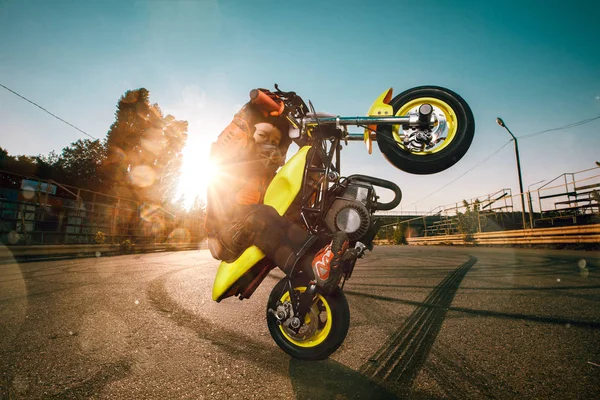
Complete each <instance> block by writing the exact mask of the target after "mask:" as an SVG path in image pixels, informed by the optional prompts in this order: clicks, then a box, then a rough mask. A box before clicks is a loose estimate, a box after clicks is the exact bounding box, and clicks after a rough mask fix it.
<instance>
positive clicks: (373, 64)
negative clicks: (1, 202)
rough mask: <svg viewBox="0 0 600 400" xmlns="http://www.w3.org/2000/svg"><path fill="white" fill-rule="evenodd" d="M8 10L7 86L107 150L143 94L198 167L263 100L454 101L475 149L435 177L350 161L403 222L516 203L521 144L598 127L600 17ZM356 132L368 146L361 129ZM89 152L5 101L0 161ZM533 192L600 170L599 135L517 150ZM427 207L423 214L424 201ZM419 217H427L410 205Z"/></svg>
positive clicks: (251, 6)
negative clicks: (507, 191)
mask: <svg viewBox="0 0 600 400" xmlns="http://www.w3.org/2000/svg"><path fill="white" fill-rule="evenodd" d="M418 4H419V5H420V6H421V7H422V8H419V7H417V5H416V3H415V2H405V1H389V2H386V1H380V2H366V1H349V0H346V1H329V2H319V1H303V2H300V3H292V2H275V1H217V0H206V1H202V0H197V1H156V0H153V1H134V0H127V1H115V2H110V1H89V2H80V1H53V2H40V1H13V0H0V49H1V51H0V83H2V84H4V85H6V86H8V87H10V88H11V89H13V90H15V91H17V92H19V93H21V94H22V95H24V96H26V97H28V98H29V99H31V100H33V101H35V102H37V103H38V104H40V105H42V106H44V107H46V108H47V109H49V110H50V111H52V112H53V113H55V114H57V115H59V116H61V117H62V118H64V119H66V120H67V121H69V122H71V123H72V124H74V125H76V126H78V127H79V128H81V129H83V130H84V131H86V132H88V133H90V134H91V135H93V136H95V137H97V138H104V137H105V135H106V132H107V131H108V128H109V126H110V124H111V123H112V122H113V121H114V112H115V108H116V103H117V101H118V99H119V97H120V96H121V95H122V94H123V93H124V92H125V91H126V90H128V89H135V88H138V87H145V88H147V89H148V90H150V93H151V99H152V101H153V102H157V103H159V105H160V106H161V108H162V109H163V111H165V113H171V114H173V115H174V116H176V117H177V118H178V119H185V120H188V121H189V123H190V126H189V133H190V137H189V146H188V149H186V159H187V162H188V167H187V170H188V174H187V175H186V177H185V178H184V179H186V180H187V182H188V183H187V185H188V186H190V185H191V182H193V180H194V179H197V177H198V175H197V174H190V173H189V171H190V170H192V171H193V168H191V167H190V165H192V164H191V162H192V160H193V159H196V160H197V159H199V158H204V157H205V156H206V150H207V149H208V144H209V143H210V142H211V141H212V140H214V138H215V137H216V136H217V135H218V133H219V132H220V129H222V128H223V127H224V126H225V124H227V122H228V121H229V119H230V118H231V115H232V114H233V113H234V112H235V111H236V109H237V108H238V107H239V106H240V105H242V104H243V103H245V102H246V101H247V99H248V92H249V90H250V89H252V88H254V87H272V85H273V83H275V82H277V83H278V84H279V85H280V86H281V87H282V88H283V89H284V90H286V89H287V90H295V91H296V92H298V93H299V94H300V95H302V96H303V97H304V98H305V99H310V100H312V102H313V103H314V104H315V106H316V108H318V109H320V110H323V111H327V112H331V113H335V114H339V115H344V116H352V115H364V114H365V112H366V111H367V110H368V108H369V106H370V104H371V102H372V101H373V100H374V99H375V97H377V96H378V95H379V94H380V93H381V92H383V91H384V90H385V89H387V88H388V87H394V89H395V92H396V93H400V92H402V91H403V90H406V89H408V88H410V87H413V86H420V85H428V84H430V85H439V86H445V87H448V88H450V89H452V90H454V91H456V92H457V93H459V94H460V95H462V96H463V97H464V98H465V100H467V102H468V103H469V104H470V105H471V108H472V109H473V113H474V115H475V119H476V127H477V128H476V134H475V140H474V142H473V145H472V147H471V149H470V151H469V152H468V153H467V155H466V156H465V157H464V158H463V159H462V160H461V161H460V162H459V163H458V164H457V165H455V166H454V167H452V168H450V169H449V170H447V171H444V172H442V173H439V174H436V175H431V176H413V175H409V174H406V173H404V172H402V171H399V170H396V169H395V168H394V167H393V166H391V165H390V164H388V163H387V161H385V159H384V158H383V157H382V156H381V154H380V153H379V150H378V149H376V148H375V149H374V152H373V154H372V155H370V156H369V155H367V153H366V151H365V150H364V148H363V145H362V144H360V143H351V144H350V146H348V147H347V148H346V149H345V150H344V151H343V152H342V157H343V170H342V172H343V173H344V174H351V173H357V172H360V173H364V174H371V175H376V176H380V177H382V178H385V179H389V180H392V181H395V182H396V183H397V184H398V185H400V187H401V188H402V189H403V192H404V201H403V207H404V210H406V209H412V210H414V209H415V208H417V209H418V210H423V211H428V210H429V209H431V208H435V207H436V206H438V205H441V204H448V203H453V202H460V201H461V200H462V199H463V198H472V197H475V196H478V195H484V194H486V193H490V192H495V191H497V190H499V189H502V188H505V187H509V188H512V189H513V192H515V193H516V192H517V190H518V181H517V174H516V169H515V158H514V150H513V147H512V144H511V145H509V146H507V147H505V148H504V149H503V150H502V151H500V152H499V153H498V154H496V155H495V156H494V157H492V158H490V159H489V160H488V161H486V162H484V163H482V164H481V165H480V166H478V167H477V168H475V169H474V170H473V171H471V172H469V173H467V174H466V175H465V176H464V177H462V178H460V179H459V180H457V181H456V182H455V183H453V184H452V185H450V186H448V187H446V188H444V189H443V190H440V191H439V192H437V193H436V194H434V195H432V196H428V197H427V195H429V194H430V193H431V192H434V191H436V190H437V189H439V188H440V187H442V186H444V185H445V184H446V183H448V182H450V181H452V180H454V179H455V178H457V177H458V176H460V175H461V174H463V173H465V172H466V171H468V170H470V169H471V168H473V167H474V166H475V165H477V164H478V163H479V162H480V161H481V160H483V159H485V158H487V157H488V156H489V155H490V154H492V153H493V152H494V151H496V150H497V149H499V148H500V147H501V146H502V145H503V144H504V143H506V142H507V141H508V140H509V139H510V137H509V136H508V134H507V133H506V132H505V131H504V130H502V129H501V128H500V127H499V126H497V125H496V124H495V118H496V116H501V117H502V118H503V119H504V121H505V122H506V124H507V125H508V126H509V127H510V129H511V130H512V131H513V133H515V135H517V136H520V135H526V134H529V133H533V132H537V131H541V130H544V129H548V128H554V127H558V126H563V125H566V124H569V123H572V122H577V121H580V120H583V119H587V118H591V117H595V116H598V115H600V51H599V50H600V46H599V44H598V38H599V37H600V24H599V23H598V16H599V15H600V3H599V2H597V1H591V0H590V1H571V2H569V3H568V6H565V2H562V1H560V2H559V1H495V2H493V1H490V2H481V1H472V2H470V1H455V2H448V1H421V2H419V3H418ZM354 131H356V132H357V131H358V129H355V130H354ZM80 138H85V136H84V135H83V134H82V133H81V132H78V131H76V130H74V129H72V128H70V127H68V126H67V125H64V124H63V123H61V122H60V121H57V120H56V119H54V118H52V117H51V116H49V115H48V114H45V113H43V112H42V111H41V110H39V109H37V108H35V107H34V106H32V105H31V104H29V103H27V102H25V101H23V100H22V99H19V98H18V97H16V96H15V95H13V94H11V93H10V92H8V91H6V90H4V89H1V88H0V146H2V147H4V148H6V149H7V150H8V151H9V153H11V154H28V155H35V154H40V153H41V154H47V153H48V152H50V151H51V150H56V151H57V152H60V150H61V149H62V148H63V147H65V146H67V145H68V144H69V143H71V142H73V141H75V140H77V139H80ZM519 147H520V150H521V161H522V169H523V181H524V186H525V187H527V186H528V185H530V184H532V183H534V182H537V181H539V180H542V179H545V180H550V179H552V178H554V177H556V176H558V175H560V174H562V173H564V172H575V171H578V170H582V169H587V168H591V167H593V166H594V165H595V164H594V161H596V160H600V151H599V149H600V120H596V121H594V122H592V123H590V124H587V125H584V126H581V127H578V128H574V129H571V130H563V131H558V132H551V133H547V134H544V135H540V136H536V137H532V138H529V139H523V140H521V141H519ZM424 197H426V198H425V199H423V200H421V201H420V202H417V201H418V200H420V199H422V198H424ZM415 202H417V204H414V203H415Z"/></svg>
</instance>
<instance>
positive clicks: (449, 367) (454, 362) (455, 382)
mask: <svg viewBox="0 0 600 400" xmlns="http://www.w3.org/2000/svg"><path fill="white" fill-rule="evenodd" d="M431 358H432V362H430V363H428V365H427V369H426V370H427V373H428V374H429V375H430V376H431V377H432V378H433V379H434V380H435V381H436V382H438V383H439V384H440V386H441V387H442V388H443V390H444V392H445V394H446V396H448V398H452V399H467V398H474V397H483V398H486V399H506V398H518V393H517V392H516V391H515V390H514V389H513V388H512V387H511V386H510V385H508V384H506V383H505V382H504V381H502V379H501V377H499V376H497V375H496V374H494V373H493V372H491V371H489V370H486V369H482V366H481V365H478V366H477V368H469V364H470V362H469V361H468V360H467V359H466V358H465V357H464V355H462V354H460V353H459V352H456V351H453V350H451V349H450V348H444V349H441V350H437V351H436V350H434V351H432V352H431ZM465 376H468V379H465Z"/></svg>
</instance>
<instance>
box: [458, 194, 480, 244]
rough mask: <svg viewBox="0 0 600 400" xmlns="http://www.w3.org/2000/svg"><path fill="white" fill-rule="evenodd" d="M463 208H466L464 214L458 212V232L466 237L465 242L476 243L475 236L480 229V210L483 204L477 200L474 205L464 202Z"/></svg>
mask: <svg viewBox="0 0 600 400" xmlns="http://www.w3.org/2000/svg"><path fill="white" fill-rule="evenodd" d="M463 206H464V207H465V212H464V213H461V212H460V211H458V210H457V211H456V227H457V229H458V232H460V233H461V234H462V235H464V240H465V242H474V241H475V238H474V237H473V234H474V233H476V232H477V231H478V228H479V210H480V208H481V204H480V203H479V201H478V200H475V201H474V202H473V204H469V203H468V202H467V201H466V200H463Z"/></svg>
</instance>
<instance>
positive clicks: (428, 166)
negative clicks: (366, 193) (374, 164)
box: [377, 86, 475, 175]
mask: <svg viewBox="0 0 600 400" xmlns="http://www.w3.org/2000/svg"><path fill="white" fill-rule="evenodd" d="M426 97H430V98H434V99H438V100H440V101H442V102H444V103H446V104H447V105H448V106H449V107H450V108H451V109H452V111H453V112H454V114H455V115H456V121H455V123H456V125H457V127H456V132H455V134H454V136H453V138H452V139H451V140H450V142H449V143H448V144H447V145H446V146H445V147H443V148H442V149H441V150H439V151H437V152H430V153H429V152H428V154H420V155H419V154H414V153H411V152H409V151H408V150H407V149H405V148H404V146H403V145H402V144H399V143H398V142H397V141H396V140H395V139H394V135H393V134H392V127H391V126H380V127H378V130H377V136H378V138H377V146H378V147H379V150H381V152H382V153H383V155H384V156H385V158H386V159H387V160H388V161H389V162H390V163H391V164H393V165H394V166H395V167H396V168H398V169H401V170H402V171H405V172H408V173H411V174H419V175H425V174H435V173H438V172H441V171H444V170H445V169H448V168H450V167H451V166H453V165H454V164H456V163H457V162H458V161H459V160H460V159H461V158H462V157H463V156H464V155H465V153H466V152H467V150H468V149H469V147H470V146H471V142H472V141H473V135H474V133H475V119H474V118H473V112H472V111H471V108H470V107H469V105H468V104H467V102H466V101H465V100H463V98H462V97H460V96H459V95H458V94H456V93H454V92H453V91H451V90H448V89H445V88H442V87H438V86H420V87H416V88H413V89H409V90H407V91H405V92H403V93H401V94H399V95H398V96H396V97H394V98H393V99H392V101H391V102H390V105H391V106H392V107H393V109H394V114H397V113H398V111H400V110H401V109H402V107H403V106H405V105H406V104H407V103H409V102H412V101H418V99H419V98H426Z"/></svg>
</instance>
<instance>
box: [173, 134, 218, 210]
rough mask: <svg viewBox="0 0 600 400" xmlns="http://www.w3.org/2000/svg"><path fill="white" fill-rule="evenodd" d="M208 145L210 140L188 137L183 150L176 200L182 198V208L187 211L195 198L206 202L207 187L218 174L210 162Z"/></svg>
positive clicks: (215, 166) (215, 167)
mask: <svg viewBox="0 0 600 400" xmlns="http://www.w3.org/2000/svg"><path fill="white" fill-rule="evenodd" d="M190 139H191V140H190ZM210 145H211V141H210V140H207V139H204V138H202V139H201V138H195V140H194V139H193V138H191V137H190V138H188V143H187V144H186V146H185V149H184V150H183V163H182V167H181V176H180V178H179V185H178V193H177V198H178V199H179V198H181V197H182V196H183V203H184V206H185V208H186V209H188V210H189V209H190V208H191V207H192V206H193V205H194V202H195V201H196V199H197V198H198V199H199V200H201V201H206V190H207V188H208V185H209V183H210V181H211V179H212V178H213V177H214V176H215V175H216V174H217V173H218V167H217V165H215V164H213V163H212V162H211V160H210Z"/></svg>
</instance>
